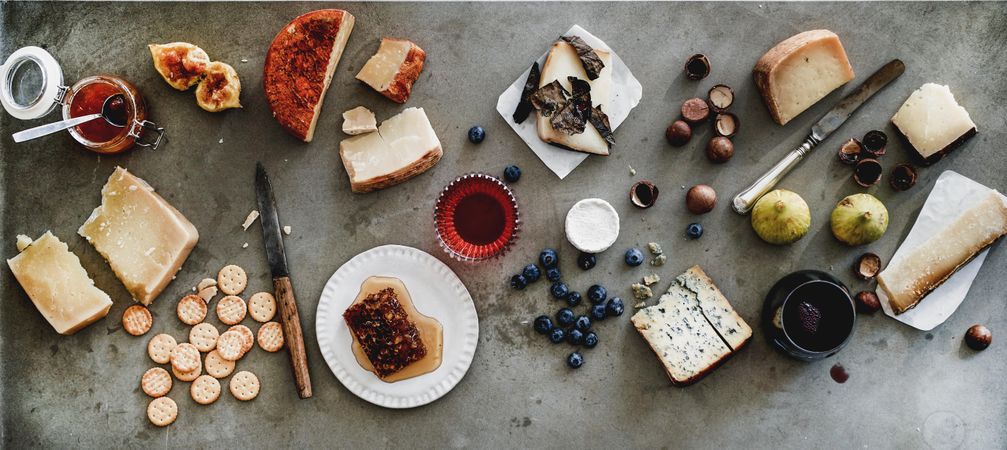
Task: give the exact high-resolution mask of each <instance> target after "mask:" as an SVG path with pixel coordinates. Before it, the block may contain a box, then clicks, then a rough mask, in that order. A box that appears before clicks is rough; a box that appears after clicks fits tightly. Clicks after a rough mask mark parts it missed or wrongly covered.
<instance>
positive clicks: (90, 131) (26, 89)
mask: <svg viewBox="0 0 1007 450" xmlns="http://www.w3.org/2000/svg"><path fill="white" fill-rule="evenodd" d="M106 100H108V103H109V104H108V109H107V110H106V111H105V114H106V117H105V118H98V119H94V120H91V121H88V122H85V123H82V124H80V125H77V126H76V127H72V128H69V129H67V131H68V132H69V133H70V136H72V137H73V139H74V140H76V141H77V142H78V143H80V144H81V145H82V146H84V148H86V149H88V150H91V151H93V152H96V153H102V154H112V153H119V152H122V151H125V150H128V149H130V148H132V147H133V146H141V147H150V148H153V149H156V148H157V147H158V146H159V145H160V144H161V142H162V140H163V139H164V129H163V128H159V127H157V125H156V124H154V123H153V122H150V121H148V120H147V106H146V104H145V103H144V101H143V97H142V96H141V95H140V93H139V91H137V89H136V87H135V86H133V85H132V84H130V83H129V82H128V81H126V80H123V79H122V78H119V77H116V76H113V75H97V76H91V77H87V78H84V79H82V80H80V81H78V82H77V83H75V84H74V85H73V86H72V87H66V86H65V85H63V71H62V69H61V68H60V66H59V63H57V62H56V59H55V58H53V57H52V55H51V54H49V52H47V51H45V50H44V49H42V48H39V47H24V48H21V49H18V50H17V51H15V52H14V53H12V54H11V55H10V56H9V57H8V58H7V60H6V61H5V62H4V64H3V65H2V66H0V103H2V105H3V107H4V109H5V110H6V111H7V112H8V113H9V114H10V115H12V116H14V117H15V118H18V119H23V120H31V119H37V118H40V117H43V116H45V115H47V114H49V113H50V112H51V111H52V110H53V109H55V108H56V107H57V106H62V115H63V119H64V120H66V119H72V118H75V117H80V116H86V115H88V114H95V113H102V107H103V106H104V105H105V102H106Z"/></svg>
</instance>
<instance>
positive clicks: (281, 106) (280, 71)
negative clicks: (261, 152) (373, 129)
mask: <svg viewBox="0 0 1007 450" xmlns="http://www.w3.org/2000/svg"><path fill="white" fill-rule="evenodd" d="M353 22H354V18H353V15H352V14H350V13H348V12H346V11H343V10H341V9H322V10H318V11H312V12H309V13H307V14H303V15H301V16H298V17H297V18H296V19H294V20H293V21H291V22H290V23H289V24H287V25H286V26H285V27H283V29H281V30H280V32H279V33H277V34H276V37H275V38H274V39H273V43H272V44H271V45H270V46H269V52H267V53H266V64H265V67H264V68H263V77H262V78H263V86H264V88H265V91H266V100H268V101H269V107H270V108H272V110H273V117H275V118H276V120H277V122H279V123H280V126H282V127H283V129H285V130H287V132H288V133H290V134H292V135H294V136H296V137H297V138H298V139H300V140H302V141H304V142H311V138H312V136H313V135H314V132H315V123H316V122H317V121H318V114H319V113H320V112H321V110H322V101H324V100H325V91H326V90H328V89H329V83H330V82H331V81H332V74H333V73H334V72H335V70H336V65H338V64H339V58H340V57H341V56H342V54H343V49H344V48H345V47H346V41H347V40H348V39H349V38H350V32H351V31H353Z"/></svg>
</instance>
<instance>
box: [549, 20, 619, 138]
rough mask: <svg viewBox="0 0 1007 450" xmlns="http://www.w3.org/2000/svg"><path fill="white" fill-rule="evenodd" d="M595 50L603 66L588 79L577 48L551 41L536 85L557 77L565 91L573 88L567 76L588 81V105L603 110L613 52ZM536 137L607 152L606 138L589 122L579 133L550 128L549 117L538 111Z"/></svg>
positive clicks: (607, 102) (607, 99) (608, 94)
mask: <svg viewBox="0 0 1007 450" xmlns="http://www.w3.org/2000/svg"><path fill="white" fill-rule="evenodd" d="M594 52H595V53H597V54H598V57H599V58H601V62H602V63H604V64H605V67H604V68H603V69H601V72H600V73H599V74H598V78H595V79H594V80H590V79H588V77H587V72H586V71H584V64H583V63H581V61H580V58H578V57H577V51H576V50H574V48H573V46H572V45H570V44H569V43H567V42H566V41H563V40H559V41H556V43H555V44H553V46H552V49H551V50H549V55H548V56H546V59H545V64H544V65H543V66H542V76H541V78H539V87H542V86H545V85H547V84H550V83H552V82H553V81H556V80H558V81H559V83H560V84H562V85H563V88H564V89H566V90H567V92H572V91H573V89H572V88H571V86H570V81H569V80H568V79H567V77H576V78H579V79H581V80H584V81H587V82H588V83H589V84H590V85H591V105H592V106H596V107H597V106H601V109H602V111H608V107H609V105H610V101H611V92H612V54H611V53H609V52H606V51H604V50H599V49H594ZM537 127H538V137H539V138H540V139H542V140H543V141H545V142H548V143H550V144H553V145H557V146H560V147H564V148H567V149H570V150H576V151H579V152H585V153H594V154H597V155H608V154H609V148H608V142H606V141H605V138H603V137H602V136H601V133H599V132H598V130H597V129H596V128H595V127H594V126H592V125H591V124H590V123H588V124H587V126H585V127H584V132H583V133H579V134H566V133H564V132H561V131H556V130H555V129H553V127H552V124H551V123H550V122H549V118H548V117H546V116H543V115H542V113H541V112H539V113H538V121H537Z"/></svg>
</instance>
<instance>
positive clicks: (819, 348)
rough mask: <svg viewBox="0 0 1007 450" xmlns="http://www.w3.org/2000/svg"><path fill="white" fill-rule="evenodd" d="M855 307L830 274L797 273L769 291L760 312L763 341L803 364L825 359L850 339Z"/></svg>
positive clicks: (802, 271) (855, 318)
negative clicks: (763, 333) (763, 334)
mask: <svg viewBox="0 0 1007 450" xmlns="http://www.w3.org/2000/svg"><path fill="white" fill-rule="evenodd" d="M856 322H857V314H856V306H855V304H854V303H853V299H852V298H850V293H849V290H848V289H847V288H846V286H845V285H843V283H842V282H841V281H839V280H838V279H836V278H835V277H833V276H832V275H829V274H828V273H825V272H822V271H818V270H800V271H797V272H794V273H791V274H790V275H787V276H785V277H783V278H781V279H780V280H779V281H777V282H776V284H775V285H773V287H772V289H770V290H769V294H767V295H766V300H765V303H764V304H763V309H762V327H763V330H764V331H765V334H766V339H768V340H769V342H770V344H772V345H773V346H774V347H776V348H777V349H778V350H780V351H782V352H784V353H786V354H787V355H790V356H792V357H794V358H797V359H800V360H804V361H816V360H819V359H824V358H828V357H829V356H832V355H834V354H836V353H837V352H839V350H842V349H843V347H845V346H846V344H847V343H848V342H849V341H850V338H851V337H852V336H853V329H854V327H855V325H856Z"/></svg>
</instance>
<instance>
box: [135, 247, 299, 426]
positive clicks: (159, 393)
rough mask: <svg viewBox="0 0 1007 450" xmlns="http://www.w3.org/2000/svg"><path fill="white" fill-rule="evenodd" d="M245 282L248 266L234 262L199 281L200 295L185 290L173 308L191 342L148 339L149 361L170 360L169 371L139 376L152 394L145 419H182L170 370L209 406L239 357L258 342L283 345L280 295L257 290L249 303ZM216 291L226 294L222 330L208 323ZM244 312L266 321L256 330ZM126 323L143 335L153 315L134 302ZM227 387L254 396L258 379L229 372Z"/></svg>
mask: <svg viewBox="0 0 1007 450" xmlns="http://www.w3.org/2000/svg"><path fill="white" fill-rule="evenodd" d="M247 286H248V275H247V274H246V273H245V270H244V269H242V268H241V267H239V266H235V265H228V266H226V267H224V268H223V269H221V270H220V272H219V273H218V274H217V278H216V279H212V278H206V279H204V280H202V281H200V282H199V284H198V285H197V287H196V288H195V289H194V290H195V291H196V294H190V295H186V296H185V297H182V299H181V300H179V301H178V305H177V306H176V308H175V311H176V313H177V315H178V319H179V320H181V321H182V323H184V324H186V325H190V326H192V328H190V329H189V341H188V342H181V343H177V342H176V341H175V338H174V337H172V336H171V335H169V334H158V335H157V336H154V337H153V338H151V339H150V341H149V342H148V343H147V354H148V355H150V359H151V360H153V361H154V362H155V363H158V364H169V363H170V365H171V373H170V374H169V373H168V370H166V369H165V368H163V367H153V368H151V369H149V370H147V372H145V373H144V374H143V377H142V378H141V380H140V387H141V388H142V389H143V392H144V393H146V394H147V395H149V396H151V397H153V398H154V400H153V401H151V402H150V405H148V406H147V418H149V419H150V422H151V423H153V424H154V425H157V426H162V427H163V426H167V425H170V424H171V423H173V422H174V421H175V419H176V418H178V405H177V404H176V403H175V401H174V400H172V399H171V398H169V397H167V395H168V392H170V391H171V387H172V384H173V382H172V375H174V378H175V379H177V380H178V381H183V382H192V384H191V385H190V386H189V394H190V395H191V396H192V399H193V400H194V401H195V402H196V403H198V404H200V405H209V404H211V403H213V402H215V401H216V400H217V399H218V398H220V392H221V387H220V381H218V380H221V379H224V378H227V377H228V376H231V373H232V372H234V368H235V365H236V363H237V361H239V360H240V359H241V358H242V357H244V356H245V354H247V353H248V352H249V351H250V350H251V349H252V347H253V346H254V345H255V342H256V341H258V343H259V348H261V349H263V350H265V351H267V352H270V353H272V352H277V351H279V350H280V349H281V348H283V329H282V328H281V327H280V324H279V323H278V322H274V321H271V320H272V319H273V316H274V315H275V314H276V299H275V298H273V295H272V294H270V293H268V292H259V293H256V294H254V295H252V296H251V297H250V298H249V300H248V303H247V305H246V303H245V300H243V299H242V298H241V297H239V295H240V294H241V293H242V292H244V290H245V287H247ZM218 290H219V292H222V293H223V294H224V295H225V296H224V297H223V298H221V299H220V300H219V301H218V302H217V306H216V308H215V309H216V312H217V319H219V320H220V322H221V323H223V324H225V325H230V326H231V327H230V328H228V329H227V330H225V331H224V332H223V333H221V332H220V331H219V330H218V329H217V327H216V326H214V325H212V324H210V323H207V322H204V319H206V313H207V309H208V308H207V304H208V303H209V302H210V301H211V300H213V298H214V297H215V296H216V295H217V293H218ZM246 315H250V316H252V319H254V320H255V321H257V322H260V323H262V325H261V326H259V330H258V332H257V333H256V334H253V333H252V330H250V329H249V328H248V327H247V326H245V325H242V324H241V322H242V321H243V320H244V319H245V316H246ZM122 325H123V328H124V329H125V330H126V332H128V333H129V334H132V335H134V336H140V335H143V334H145V333H147V331H149V330H150V328H151V326H152V325H153V319H152V317H151V315H150V311H149V310H148V309H147V308H145V307H143V306H141V305H134V306H131V307H129V308H127V309H126V312H125V313H123V317H122ZM204 354H205V356H204ZM204 361H205V363H204ZM204 368H205V369H206V374H205V375H204V374H203V369H204ZM229 388H230V391H231V395H233V396H234V398H236V399H238V400H242V401H248V400H252V399H254V398H255V397H256V396H258V395H259V379H258V377H256V376H255V374H253V373H252V372H249V371H240V372H238V373H235V374H234V376H231V379H230V382H229Z"/></svg>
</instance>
